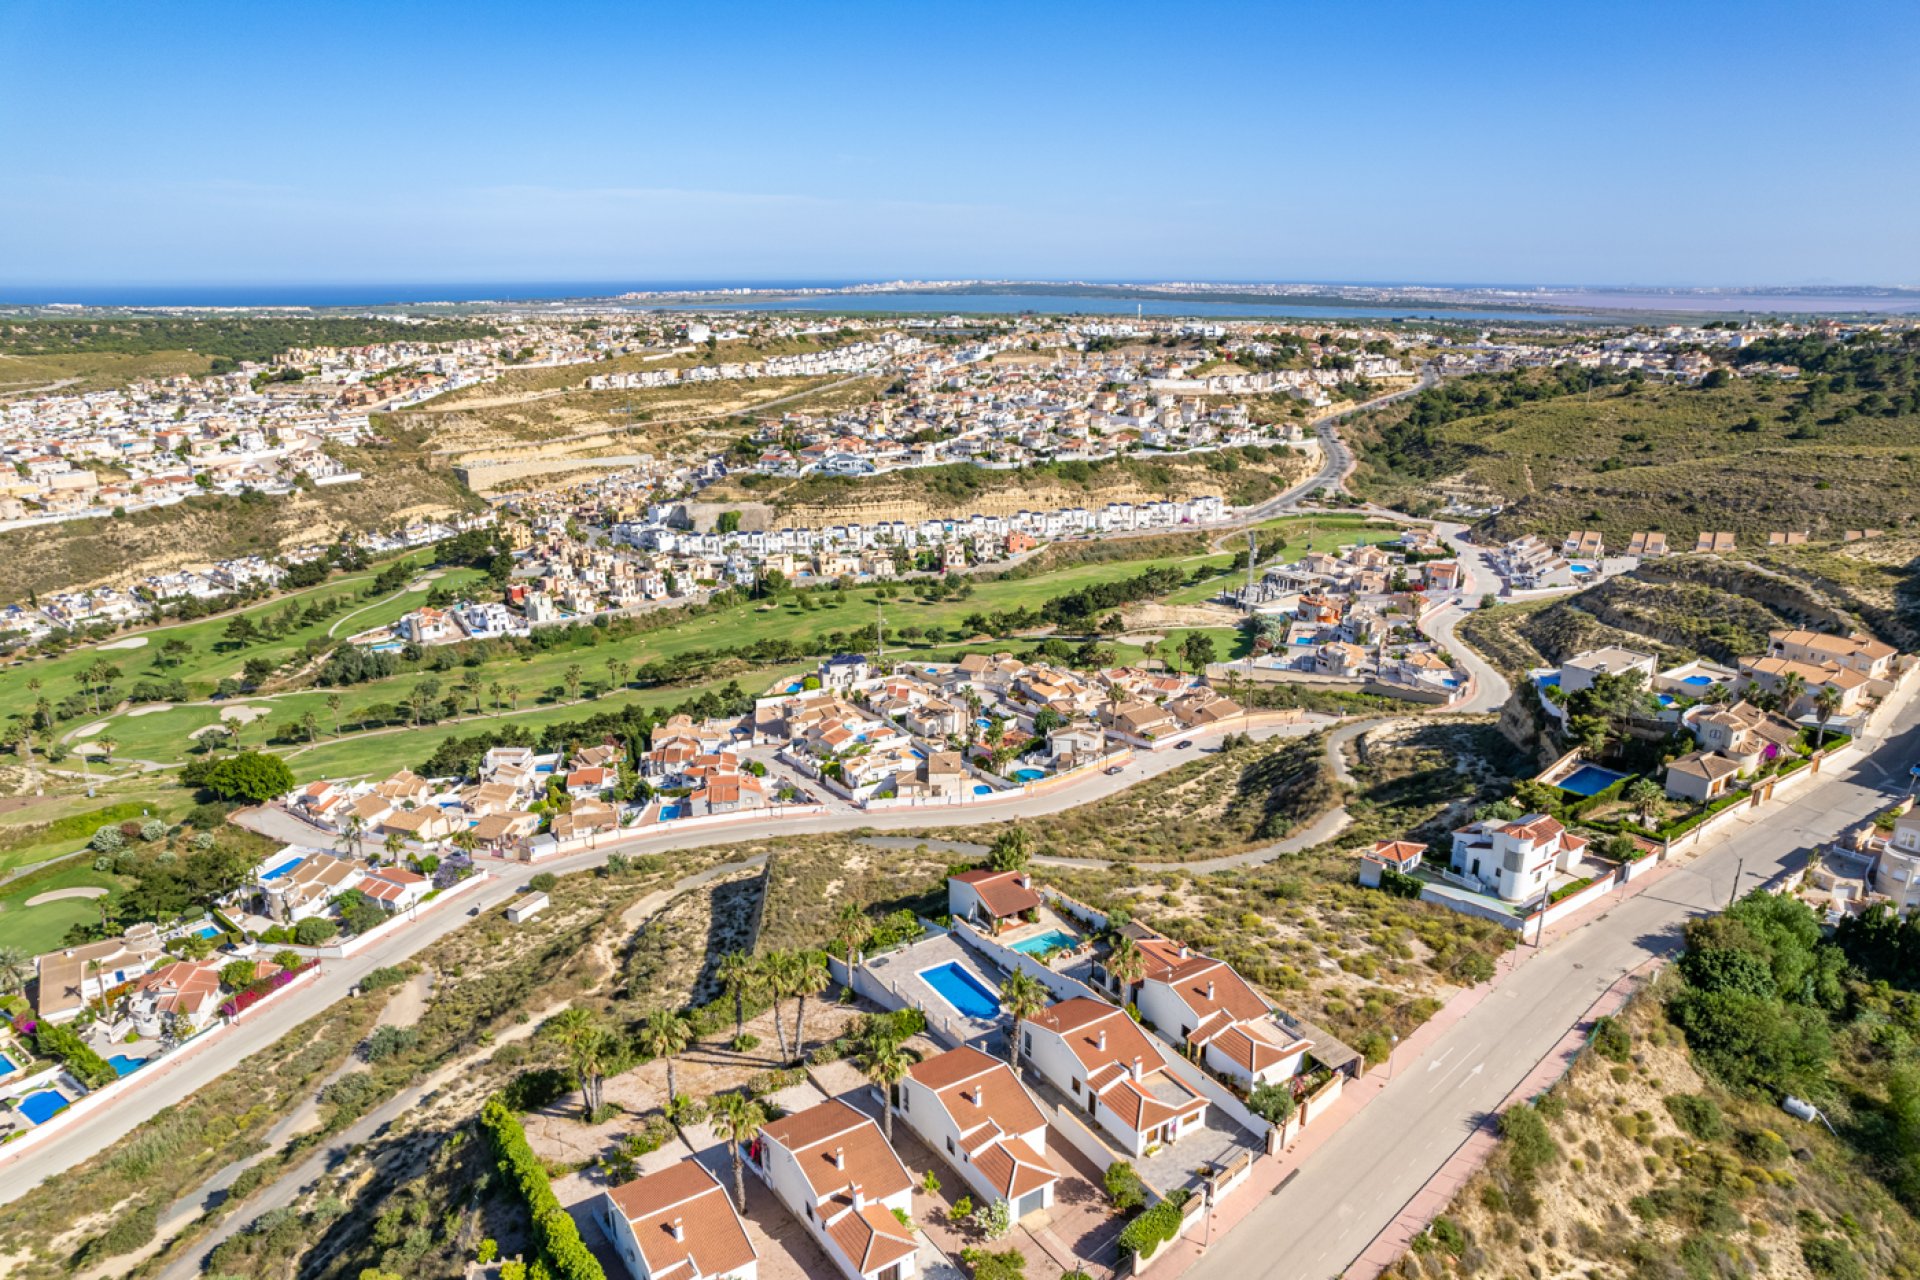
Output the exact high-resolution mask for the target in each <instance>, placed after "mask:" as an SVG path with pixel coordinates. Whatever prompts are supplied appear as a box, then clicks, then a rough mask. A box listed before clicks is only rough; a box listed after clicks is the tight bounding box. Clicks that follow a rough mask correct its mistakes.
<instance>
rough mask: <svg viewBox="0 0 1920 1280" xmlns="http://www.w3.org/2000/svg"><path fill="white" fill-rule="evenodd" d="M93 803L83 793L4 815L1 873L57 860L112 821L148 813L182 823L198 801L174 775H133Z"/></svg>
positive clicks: (104, 787)
mask: <svg viewBox="0 0 1920 1280" xmlns="http://www.w3.org/2000/svg"><path fill="white" fill-rule="evenodd" d="M97 791H98V794H97V795H96V796H95V797H94V798H92V799H89V798H88V797H87V796H86V794H85V793H84V792H82V791H80V790H78V789H75V790H72V791H68V792H64V793H59V794H54V795H48V796H44V797H36V798H35V799H34V800H33V801H32V803H30V804H28V805H26V806H24V807H22V808H17V809H12V810H9V811H8V812H7V813H5V814H4V815H0V874H5V873H7V872H9V871H12V870H14V869H15V868H17V867H27V866H32V865H33V864H34V863H37V862H45V861H46V860H47V859H49V858H57V857H59V856H60V855H61V854H63V853H71V852H73V850H75V849H77V848H79V847H80V846H81V845H83V844H85V843H86V841H87V838H88V837H89V836H91V835H92V834H93V832H94V830H95V829H96V828H98V827H100V826H101V825H102V824H104V823H107V822H126V821H128V820H130V819H137V818H141V817H144V816H147V815H149V814H150V815H152V816H154V817H157V818H160V819H161V820H163V821H166V822H173V821H177V820H178V819H179V818H180V817H181V816H182V815H183V814H185V813H186V811H187V809H188V808H189V807H191V805H192V803H193V799H192V797H191V796H190V795H189V794H188V793H187V792H185V791H182V790H181V789H180V788H179V787H178V786H175V785H174V783H173V781H172V779H171V777H168V776H164V775H163V776H161V777H154V776H152V775H146V776H138V777H130V778H128V779H127V780H126V781H124V782H103V783H102V784H101V785H100V786H99V787H98V788H97Z"/></svg>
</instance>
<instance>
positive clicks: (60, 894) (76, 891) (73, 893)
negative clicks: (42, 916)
mask: <svg viewBox="0 0 1920 1280" xmlns="http://www.w3.org/2000/svg"><path fill="white" fill-rule="evenodd" d="M107 893H108V890H106V889H102V888H101V887H100V886H99V885H97V884H83V885H78V886H76V887H74V888H72V889H49V890H48V891H47V892H45V893H36V894H34V895H33V896H32V897H31V898H28V899H27V900H26V902H25V904H23V905H25V906H29V907H41V906H45V905H46V904H47V903H49V902H65V901H66V900H67V899H68V898H104V897H106V896H107Z"/></svg>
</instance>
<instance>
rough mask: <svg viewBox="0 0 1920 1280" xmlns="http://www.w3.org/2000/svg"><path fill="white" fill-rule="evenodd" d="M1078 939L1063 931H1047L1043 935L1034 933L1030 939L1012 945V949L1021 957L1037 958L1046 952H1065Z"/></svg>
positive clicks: (1023, 939)
mask: <svg viewBox="0 0 1920 1280" xmlns="http://www.w3.org/2000/svg"><path fill="white" fill-rule="evenodd" d="M1079 941H1080V939H1078V938H1076V937H1074V936H1073V935H1072V934H1070V933H1068V932H1067V931H1066V930H1065V929H1049V930H1047V931H1046V932H1045V933H1036V934H1034V935H1033V936H1032V937H1031V938H1022V939H1021V940H1020V941H1018V942H1016V943H1014V944H1013V949H1014V950H1015V951H1018V952H1020V953H1021V954H1023V955H1029V956H1037V955H1042V954H1044V953H1045V952H1048V951H1066V950H1069V949H1070V948H1072V946H1073V945H1074V944H1075V943H1077V942H1079Z"/></svg>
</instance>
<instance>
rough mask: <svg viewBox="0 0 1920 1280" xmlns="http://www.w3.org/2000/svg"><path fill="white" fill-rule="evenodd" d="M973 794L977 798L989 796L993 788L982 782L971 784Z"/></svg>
mask: <svg viewBox="0 0 1920 1280" xmlns="http://www.w3.org/2000/svg"><path fill="white" fill-rule="evenodd" d="M973 794H975V795H977V796H990V795H992V794H993V788H992V787H990V786H988V785H987V784H986V783H984V782H976V783H974V784H973Z"/></svg>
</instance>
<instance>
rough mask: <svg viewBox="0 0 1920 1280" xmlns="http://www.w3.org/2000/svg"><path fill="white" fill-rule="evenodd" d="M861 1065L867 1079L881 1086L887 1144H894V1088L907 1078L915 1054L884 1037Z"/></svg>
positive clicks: (872, 1047)
mask: <svg viewBox="0 0 1920 1280" xmlns="http://www.w3.org/2000/svg"><path fill="white" fill-rule="evenodd" d="M861 1066H863V1067H864V1068H865V1069H866V1072H867V1079H869V1080H871V1081H873V1082H874V1083H875V1084H877V1085H879V1086H880V1117H881V1120H882V1121H883V1122H884V1123H885V1126H886V1131H887V1145H888V1146H892V1145H893V1088H894V1086H895V1085H897V1084H899V1083H900V1082H901V1081H902V1080H904V1079H906V1078H907V1072H908V1071H910V1070H911V1069H912V1068H913V1055H912V1054H910V1053H908V1052H907V1050H906V1049H904V1048H903V1047H901V1046H900V1045H898V1044H896V1043H894V1042H893V1041H892V1040H887V1039H883V1040H880V1041H879V1042H877V1043H876V1044H874V1045H872V1046H871V1047H869V1048H868V1050H867V1052H866V1054H865V1056H864V1059H863V1060H862V1062H861Z"/></svg>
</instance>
